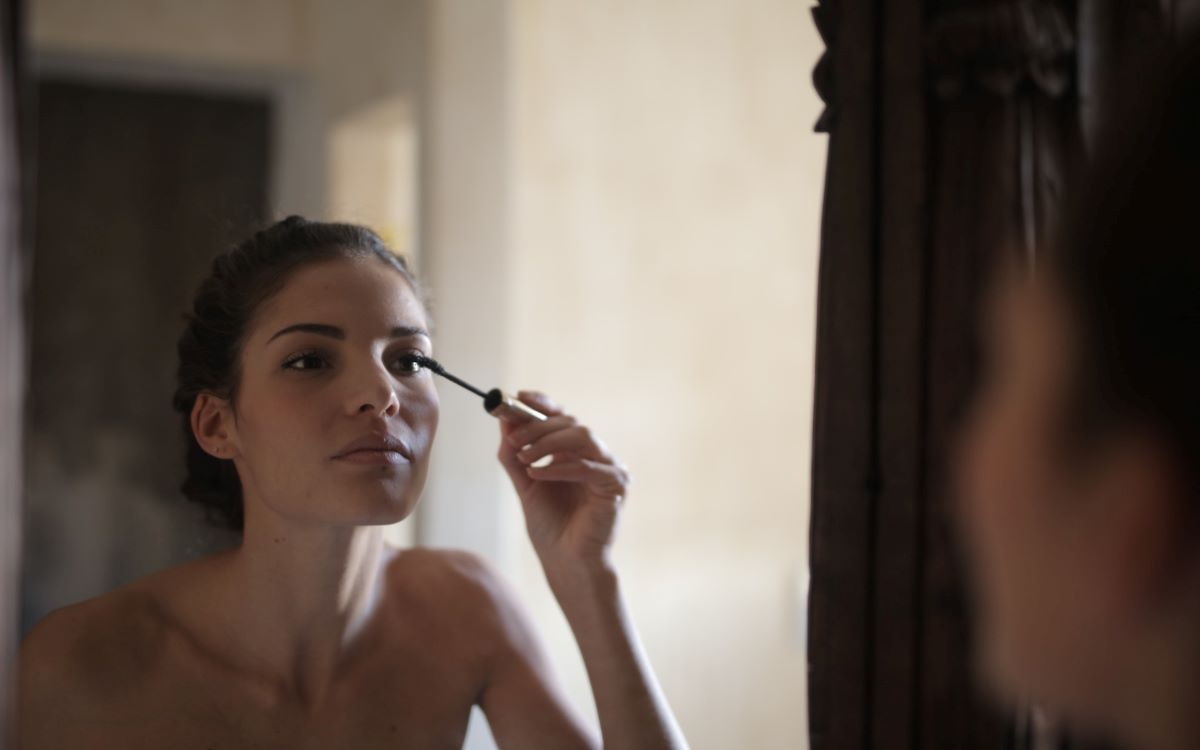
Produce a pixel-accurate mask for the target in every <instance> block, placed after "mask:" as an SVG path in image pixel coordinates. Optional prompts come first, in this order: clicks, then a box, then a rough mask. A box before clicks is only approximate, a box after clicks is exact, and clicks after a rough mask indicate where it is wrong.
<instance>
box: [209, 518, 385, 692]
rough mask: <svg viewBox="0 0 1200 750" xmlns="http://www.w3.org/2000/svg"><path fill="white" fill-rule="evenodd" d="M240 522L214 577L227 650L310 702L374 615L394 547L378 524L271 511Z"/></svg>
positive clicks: (331, 679) (333, 675) (327, 685)
mask: <svg viewBox="0 0 1200 750" xmlns="http://www.w3.org/2000/svg"><path fill="white" fill-rule="evenodd" d="M247 505H248V506H249V507H253V506H252V505H251V504H249V503H248V504H247ZM246 521H247V522H246V528H245V533H244V536H243V542H242V545H241V546H240V547H239V548H238V549H236V550H234V551H233V552H231V553H230V554H229V555H228V556H226V557H225V558H224V562H223V564H224V570H223V571H222V575H221V576H220V577H221V579H222V580H223V581H224V582H225V590H226V591H227V592H228V595H227V596H226V597H223V598H224V599H225V600H226V602H228V603H229V610H228V617H227V618H225V619H227V623H226V624H227V627H229V628H232V629H233V634H236V636H235V637H236V640H237V643H236V644H231V647H232V648H233V649H234V651H235V653H236V654H237V655H238V657H239V658H238V662H239V663H244V664H247V665H248V666H250V668H251V669H253V670H254V671H255V672H261V673H264V674H265V675H267V676H268V678H269V679H270V680H271V681H272V682H276V681H278V683H279V684H280V685H282V686H283V689H284V690H285V691H286V692H287V693H291V694H292V695H293V697H295V698H297V699H298V700H299V701H300V702H301V703H302V704H304V705H309V706H311V705H315V704H317V703H319V702H320V700H321V698H322V697H323V696H324V694H325V692H326V690H327V689H328V687H329V686H330V684H331V683H332V682H333V679H334V677H335V675H336V672H337V669H338V666H339V663H340V661H341V658H342V657H343V656H344V655H345V654H346V653H347V652H348V650H349V648H350V646H351V645H352V644H353V643H354V641H355V638H356V636H357V635H358V634H359V633H360V632H361V631H362V629H363V627H364V625H365V624H366V623H367V622H368V620H369V619H370V618H371V616H372V615H373V614H374V613H375V611H376V610H377V608H378V606H379V602H380V601H381V600H382V586H383V576H384V571H385V569H386V565H387V562H388V560H389V559H390V558H391V556H392V554H394V550H393V549H392V548H390V547H389V546H388V545H387V544H386V543H385V542H384V539H383V530H382V528H381V527H378V526H361V527H333V526H329V525H322V524H300V523H296V522H294V521H289V520H287V519H284V518H282V517H280V516H278V515H275V514H274V513H271V512H270V511H265V512H262V513H260V514H258V515H256V516H254V517H247V519H246Z"/></svg>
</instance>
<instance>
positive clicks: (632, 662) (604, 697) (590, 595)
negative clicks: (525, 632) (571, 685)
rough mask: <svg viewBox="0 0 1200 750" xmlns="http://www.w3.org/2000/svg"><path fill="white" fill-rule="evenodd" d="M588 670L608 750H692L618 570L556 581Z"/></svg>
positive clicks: (552, 582) (604, 569)
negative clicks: (630, 610)
mask: <svg viewBox="0 0 1200 750" xmlns="http://www.w3.org/2000/svg"><path fill="white" fill-rule="evenodd" d="M550 587H551V589H552V590H553V591H554V595H555V597H556V598H557V599H558V603H559V605H560V606H561V607H562V609H563V613H564V614H565V615H566V617H567V622H568V623H569V624H570V626H571V630H572V631H573V632H574V634H575V640H576V642H577V643H578V644H579V650H580V652H581V653H582V655H583V663H584V666H585V667H586V668H587V672H588V679H589V681H590V682H591V685H592V693H593V695H594V696H595V699H596V708H597V712H598V714H599V716H600V731H601V733H602V734H603V736H604V746H605V748H610V749H611V748H621V749H622V750H627V749H628V750H633V749H639V748H671V749H672V750H678V749H681V748H686V747H687V741H686V740H685V739H684V737H683V732H682V731H681V730H680V728H679V725H678V723H677V722H676V721H675V717H674V716H673V715H672V713H671V708H670V706H668V705H667V700H666V697H665V696H664V695H663V693H662V690H661V688H660V687H659V685H658V681H657V680H656V679H655V677H654V672H653V670H652V669H651V667H650V662H649V660H648V659H647V658H646V654H645V652H644V651H643V649H642V645H641V642H640V640H639V639H638V635H637V631H636V630H635V629H634V626H633V622H632V620H631V619H630V617H629V613H628V610H627V609H626V606H625V599H624V597H623V595H622V592H621V585H620V579H619V577H618V576H617V573H616V571H615V570H614V569H612V568H611V567H609V566H604V567H602V568H598V569H595V570H592V571H589V572H587V573H583V574H578V575H574V576H572V577H571V578H570V579H566V578H559V579H558V580H554V578H553V577H552V578H551V580H550Z"/></svg>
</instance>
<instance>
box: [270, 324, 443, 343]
mask: <svg viewBox="0 0 1200 750" xmlns="http://www.w3.org/2000/svg"><path fill="white" fill-rule="evenodd" d="M296 332H303V333H315V334H318V335H320V336H328V337H329V338H333V339H338V340H339V341H342V340H345V338H346V332H345V331H343V330H342V329H341V328H338V327H337V326H331V325H328V324H326V323H295V324H293V325H290V326H287V327H286V328H281V329H280V330H278V331H276V332H275V335H274V336H272V337H271V338H269V339H267V343H268V344H269V343H271V342H272V341H274V340H275V339H277V338H279V337H280V336H283V335H284V334H288V333H296ZM391 333H392V338H394V339H403V338H413V337H415V336H424V337H425V338H429V332H428V331H426V330H425V329H424V328H418V327H416V326H397V327H395V328H393V329H392V331H391Z"/></svg>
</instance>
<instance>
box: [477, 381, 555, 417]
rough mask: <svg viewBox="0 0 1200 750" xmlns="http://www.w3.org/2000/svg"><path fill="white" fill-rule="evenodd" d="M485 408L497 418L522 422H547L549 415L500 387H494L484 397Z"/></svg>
mask: <svg viewBox="0 0 1200 750" xmlns="http://www.w3.org/2000/svg"><path fill="white" fill-rule="evenodd" d="M483 408H484V409H486V410H487V413H488V414H491V415H492V416H493V417H495V418H496V419H503V420H504V421H506V422H513V423H517V424H520V423H522V422H533V421H537V422H545V421H546V420H547V419H549V417H547V416H546V415H545V414H542V413H541V412H540V411H538V410H537V409H534V408H533V407H532V406H529V405H528V404H526V403H525V402H523V401H521V400H519V399H517V398H516V397H514V396H510V395H508V394H507V393H505V392H504V391H502V390H500V389H499V388H493V389H492V390H490V391H488V393H487V395H486V396H484V397H483Z"/></svg>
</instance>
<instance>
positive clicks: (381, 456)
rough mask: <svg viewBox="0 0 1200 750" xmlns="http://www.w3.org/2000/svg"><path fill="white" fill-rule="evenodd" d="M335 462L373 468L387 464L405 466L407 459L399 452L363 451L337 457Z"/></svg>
mask: <svg viewBox="0 0 1200 750" xmlns="http://www.w3.org/2000/svg"><path fill="white" fill-rule="evenodd" d="M335 460H337V461H345V462H346V463H351V464H366V465H374V466H383V465H389V464H392V465H394V464H406V463H408V459H407V458H405V457H404V454H402V453H400V451H393V450H375V449H369V448H368V449H363V450H357V451H351V452H349V453H345V454H342V455H340V456H337V457H336V459H335Z"/></svg>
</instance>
